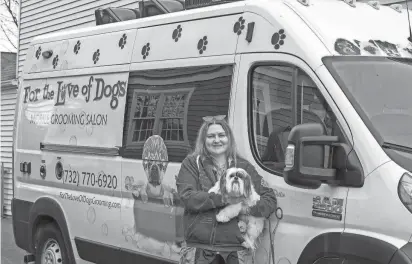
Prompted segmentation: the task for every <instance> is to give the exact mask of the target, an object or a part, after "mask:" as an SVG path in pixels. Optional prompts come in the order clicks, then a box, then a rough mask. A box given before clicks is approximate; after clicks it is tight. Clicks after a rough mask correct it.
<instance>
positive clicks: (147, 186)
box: [126, 135, 173, 206]
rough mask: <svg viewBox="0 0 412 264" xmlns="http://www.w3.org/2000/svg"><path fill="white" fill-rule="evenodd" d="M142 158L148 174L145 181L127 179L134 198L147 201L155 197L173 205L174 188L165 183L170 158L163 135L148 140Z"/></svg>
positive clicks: (168, 204)
mask: <svg viewBox="0 0 412 264" xmlns="http://www.w3.org/2000/svg"><path fill="white" fill-rule="evenodd" d="M142 160H143V168H144V172H145V175H146V180H145V182H144V183H142V184H137V185H133V178H132V177H129V178H128V179H126V188H127V189H132V190H133V192H132V193H133V196H134V198H135V199H138V198H139V197H140V199H141V200H142V201H143V202H147V201H148V200H149V198H155V199H163V202H164V205H165V206H171V205H173V189H172V188H171V187H170V186H167V185H165V184H163V179H164V176H165V173H166V169H167V165H168V163H169V158H168V155H167V148H166V145H165V143H164V142H163V139H162V137H160V136H158V135H154V136H151V137H149V138H148V139H147V140H146V142H145V143H144V146H143V154H142ZM126 178H127V177H126ZM127 181H130V182H127Z"/></svg>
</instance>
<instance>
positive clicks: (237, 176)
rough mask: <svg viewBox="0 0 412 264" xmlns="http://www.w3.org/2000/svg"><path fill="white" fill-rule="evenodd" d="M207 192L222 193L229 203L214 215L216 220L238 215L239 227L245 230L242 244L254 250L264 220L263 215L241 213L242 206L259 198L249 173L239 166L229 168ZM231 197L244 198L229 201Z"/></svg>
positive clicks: (248, 205)
mask: <svg viewBox="0 0 412 264" xmlns="http://www.w3.org/2000/svg"><path fill="white" fill-rule="evenodd" d="M209 193H219V194H222V195H223V197H224V198H225V199H226V200H227V201H229V205H227V206H226V207H225V208H223V209H222V210H220V211H219V213H218V214H217V215H216V220H217V221H219V222H228V221H229V220H230V219H232V218H234V217H237V216H239V219H240V222H239V228H240V229H241V231H242V229H243V230H244V231H245V235H244V236H243V238H244V239H245V242H244V243H243V246H244V247H246V248H250V249H252V250H255V249H256V239H257V238H258V237H259V235H260V234H261V233H262V231H263V227H264V221H265V220H264V218H263V217H255V216H252V215H242V214H241V211H242V208H243V207H248V208H250V207H252V206H254V205H256V203H257V202H258V201H259V200H260V195H259V194H258V193H257V192H256V191H255V188H254V186H253V182H252V179H251V177H250V175H249V174H248V173H247V172H246V171H245V170H243V169H241V168H229V169H228V170H227V171H226V174H225V175H224V176H222V177H221V179H220V180H219V181H217V182H216V184H215V185H214V186H213V187H212V188H211V189H210V190H209ZM233 198H237V199H238V198H244V199H243V200H242V202H240V203H230V200H231V199H233ZM239 214H240V215H239Z"/></svg>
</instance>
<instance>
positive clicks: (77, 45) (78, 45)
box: [73, 40, 81, 55]
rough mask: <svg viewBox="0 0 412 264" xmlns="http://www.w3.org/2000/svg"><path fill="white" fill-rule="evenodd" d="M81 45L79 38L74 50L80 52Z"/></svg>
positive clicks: (76, 52)
mask: <svg viewBox="0 0 412 264" xmlns="http://www.w3.org/2000/svg"><path fill="white" fill-rule="evenodd" d="M80 45H81V43H80V40H78V41H77V43H76V45H74V48H73V52H74V53H75V54H76V55H77V54H78V53H79V50H80Z"/></svg>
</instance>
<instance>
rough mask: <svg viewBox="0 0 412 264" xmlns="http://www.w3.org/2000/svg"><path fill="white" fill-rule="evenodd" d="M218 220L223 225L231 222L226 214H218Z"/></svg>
mask: <svg viewBox="0 0 412 264" xmlns="http://www.w3.org/2000/svg"><path fill="white" fill-rule="evenodd" d="M216 220H217V221H218V222H221V223H226V222H229V220H230V218H229V217H228V216H227V215H225V214H222V213H218V214H217V215H216Z"/></svg>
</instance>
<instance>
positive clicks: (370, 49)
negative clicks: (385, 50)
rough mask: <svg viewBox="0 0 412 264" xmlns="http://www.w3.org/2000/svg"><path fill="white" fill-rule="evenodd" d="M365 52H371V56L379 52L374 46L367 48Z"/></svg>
mask: <svg viewBox="0 0 412 264" xmlns="http://www.w3.org/2000/svg"><path fill="white" fill-rule="evenodd" d="M363 50H365V51H367V52H369V53H370V54H373V55H375V54H376V53H378V50H377V49H376V48H375V47H374V46H371V45H368V46H365V47H364V48H363Z"/></svg>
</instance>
